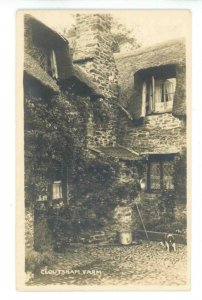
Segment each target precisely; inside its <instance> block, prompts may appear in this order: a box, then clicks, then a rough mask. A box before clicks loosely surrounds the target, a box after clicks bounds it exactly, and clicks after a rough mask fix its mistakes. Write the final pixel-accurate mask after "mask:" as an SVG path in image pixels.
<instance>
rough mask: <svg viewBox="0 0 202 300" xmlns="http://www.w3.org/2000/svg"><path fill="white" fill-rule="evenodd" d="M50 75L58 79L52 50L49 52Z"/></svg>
mask: <svg viewBox="0 0 202 300" xmlns="http://www.w3.org/2000/svg"><path fill="white" fill-rule="evenodd" d="M49 59H50V75H51V76H52V77H53V78H55V79H57V78H58V69H57V61H56V55H55V51H54V50H53V49H51V50H50V55H49Z"/></svg>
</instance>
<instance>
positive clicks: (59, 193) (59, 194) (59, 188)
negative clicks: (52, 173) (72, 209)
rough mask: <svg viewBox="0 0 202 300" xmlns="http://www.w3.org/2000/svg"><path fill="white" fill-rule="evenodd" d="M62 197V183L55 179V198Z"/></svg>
mask: <svg viewBox="0 0 202 300" xmlns="http://www.w3.org/2000/svg"><path fill="white" fill-rule="evenodd" d="M61 198H62V183H61V181H55V182H54V183H53V199H61Z"/></svg>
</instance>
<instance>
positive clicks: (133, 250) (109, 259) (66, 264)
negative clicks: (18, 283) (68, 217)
mask: <svg viewBox="0 0 202 300" xmlns="http://www.w3.org/2000/svg"><path fill="white" fill-rule="evenodd" d="M186 256H187V255H186V246H185V245H178V246H177V251H176V252H175V253H174V252H171V253H167V252H166V250H165V249H163V248H162V246H161V245H160V244H159V243H156V242H150V243H147V242H144V243H143V244H142V245H131V246H95V245H89V246H80V247H71V248H69V249H68V251H66V252H65V253H62V254H56V260H55V262H54V264H53V265H52V266H49V267H48V268H47V269H42V270H41V273H43V274H40V273H39V274H36V275H35V277H34V278H32V279H31V280H29V282H28V283H27V284H28V285H47V284H68V285H125V284H133V285H134V286H138V285H141V286H143V285H152V286H157V285H161V286H183V285H186V274H187V272H186V268H187V262H186ZM51 273H54V274H51Z"/></svg>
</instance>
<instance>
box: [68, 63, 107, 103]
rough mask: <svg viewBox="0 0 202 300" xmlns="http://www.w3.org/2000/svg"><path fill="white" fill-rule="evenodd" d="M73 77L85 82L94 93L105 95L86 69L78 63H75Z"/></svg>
mask: <svg viewBox="0 0 202 300" xmlns="http://www.w3.org/2000/svg"><path fill="white" fill-rule="evenodd" d="M72 76H73V77H75V78H76V79H78V80H79V81H80V82H82V83H83V84H85V85H86V86H87V87H88V88H89V90H90V92H91V93H92V94H93V95H96V96H100V97H104V96H103V93H102V91H101V90H100V89H99V87H98V86H97V85H96V84H95V83H94V82H93V81H92V80H91V79H90V78H89V76H88V74H87V73H86V71H84V70H83V69H81V68H80V67H79V66H77V65H73V75H72Z"/></svg>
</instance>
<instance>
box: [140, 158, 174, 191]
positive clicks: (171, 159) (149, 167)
mask: <svg viewBox="0 0 202 300" xmlns="http://www.w3.org/2000/svg"><path fill="white" fill-rule="evenodd" d="M155 162H156V163H159V167H160V180H159V183H160V188H159V189H154V188H151V164H152V163H155ZM166 162H171V163H172V164H173V167H174V156H173V155H165V156H164V155H163V156H161V155H154V156H153V157H150V158H149V160H148V162H147V172H146V177H147V181H146V182H147V192H150V193H151V192H161V191H174V190H175V185H174V180H173V188H172V189H166V188H165V187H164V177H165V174H164V170H163V164H164V163H166ZM173 174H174V172H173ZM172 178H173V175H172Z"/></svg>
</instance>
